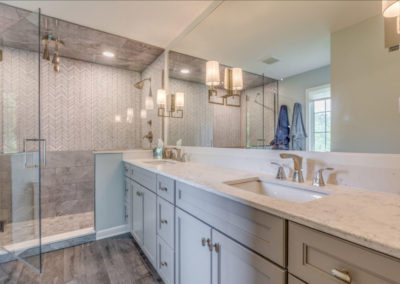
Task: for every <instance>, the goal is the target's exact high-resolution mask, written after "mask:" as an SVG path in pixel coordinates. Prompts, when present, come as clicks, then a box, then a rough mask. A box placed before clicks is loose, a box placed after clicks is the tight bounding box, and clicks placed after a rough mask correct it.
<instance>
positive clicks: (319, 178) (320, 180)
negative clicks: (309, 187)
mask: <svg viewBox="0 0 400 284" xmlns="http://www.w3.org/2000/svg"><path fill="white" fill-rule="evenodd" d="M325 170H326V171H333V170H334V169H333V168H324V169H319V170H318V171H316V172H315V175H314V180H313V186H318V187H319V186H325V181H324V176H323V175H322V173H323V172H324V171H325Z"/></svg>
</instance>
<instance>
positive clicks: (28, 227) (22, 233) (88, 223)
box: [0, 212, 94, 247]
mask: <svg viewBox="0 0 400 284" xmlns="http://www.w3.org/2000/svg"><path fill="white" fill-rule="evenodd" d="M83 229H88V230H90V229H94V212H85V213H78V214H71V215H64V216H57V217H51V218H44V219H42V238H45V237H51V236H56V235H64V236H65V233H71V232H75V231H77V232H79V231H80V230H81V231H82V232H84V231H85V230H83ZM38 236H39V224H38V221H37V220H32V221H25V222H18V223H10V224H7V225H6V226H5V231H4V232H3V233H1V234H0V247H7V246H9V245H13V244H18V243H22V242H29V241H32V242H33V244H34V245H35V241H36V243H38V241H37V240H38Z"/></svg>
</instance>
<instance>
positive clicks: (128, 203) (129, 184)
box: [125, 178, 133, 234]
mask: <svg viewBox="0 0 400 284" xmlns="http://www.w3.org/2000/svg"><path fill="white" fill-rule="evenodd" d="M125 198H126V200H125V208H126V212H125V214H126V215H125V217H126V220H127V224H128V230H129V232H131V234H132V233H133V181H131V180H130V179H129V178H125Z"/></svg>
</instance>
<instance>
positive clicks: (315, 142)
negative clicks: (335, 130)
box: [307, 85, 331, 152]
mask: <svg viewBox="0 0 400 284" xmlns="http://www.w3.org/2000/svg"><path fill="white" fill-rule="evenodd" d="M307 98H308V111H307V114H308V133H309V134H310V135H309V137H310V140H309V144H308V148H309V150H310V151H317V152H329V151H330V150H331V88H330V85H324V86H320V87H316V88H312V89H308V90H307Z"/></svg>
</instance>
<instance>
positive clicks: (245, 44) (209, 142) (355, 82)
mask: <svg viewBox="0 0 400 284" xmlns="http://www.w3.org/2000/svg"><path fill="white" fill-rule="evenodd" d="M238 15H240V16H238ZM397 22H399V19H396V18H394V19H393V18H384V17H383V16H382V11H381V1H300V2H299V1H225V2H222V3H221V4H220V5H219V6H218V7H217V8H216V9H214V10H213V11H212V12H211V13H209V14H208V15H207V16H205V17H204V18H203V19H202V21H201V22H200V23H199V24H198V25H197V26H196V27H195V28H194V29H193V30H191V31H190V32H188V33H187V34H186V35H185V36H184V37H183V38H182V39H181V40H180V41H179V42H177V43H175V44H174V46H173V47H172V48H171V51H170V52H169V55H168V77H169V82H168V86H169V92H170V93H171V94H172V93H173V94H179V93H183V94H184V105H183V106H181V108H183V118H169V119H168V127H167V131H168V135H167V137H168V143H169V144H174V143H175V142H176V141H177V140H179V139H182V144H183V145H186V146H208V147H210V146H213V147H240V148H264V149H284V150H305V151H332V152H364V153H400V99H399V98H400V79H399V70H400V51H399V48H398V45H397V43H398V42H399V40H398V39H399V34H400V32H399V31H398V28H397V26H398V25H396V23H397ZM216 66H218V69H217V68H216ZM215 70H218V71H215ZM213 72H214V73H213ZM217 72H218V75H219V76H217V75H216V74H217ZM213 74H214V75H213ZM213 76H214V77H213ZM215 78H217V79H215ZM213 80H214V81H213ZM210 82H211V83H210ZM212 82H214V83H212ZM210 94H211V95H210Z"/></svg>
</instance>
